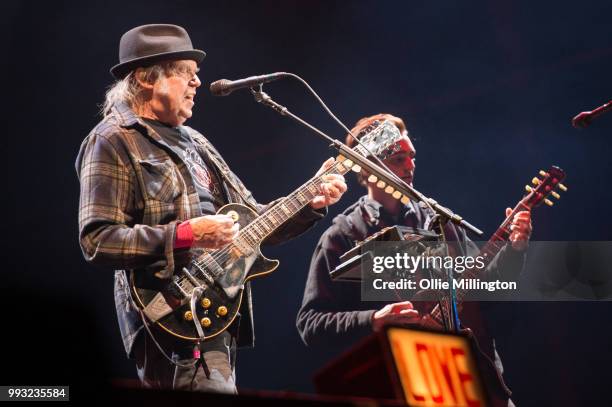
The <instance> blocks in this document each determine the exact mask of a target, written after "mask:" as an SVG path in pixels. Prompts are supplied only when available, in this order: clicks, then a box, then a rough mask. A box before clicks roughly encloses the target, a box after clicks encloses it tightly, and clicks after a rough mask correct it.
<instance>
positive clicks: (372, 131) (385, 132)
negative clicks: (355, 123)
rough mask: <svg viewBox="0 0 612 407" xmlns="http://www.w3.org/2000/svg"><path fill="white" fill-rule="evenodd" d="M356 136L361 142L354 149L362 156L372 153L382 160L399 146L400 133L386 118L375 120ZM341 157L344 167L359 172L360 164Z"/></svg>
mask: <svg viewBox="0 0 612 407" xmlns="http://www.w3.org/2000/svg"><path fill="white" fill-rule="evenodd" d="M357 137H358V138H359V141H360V142H361V144H358V145H357V146H355V148H354V150H355V151H357V152H358V153H359V154H361V155H363V156H368V157H369V156H371V154H370V153H372V154H374V155H375V156H376V157H378V158H379V159H381V160H384V159H385V158H387V157H389V156H390V155H391V154H393V153H394V152H396V151H398V150H399V149H400V148H401V147H400V145H399V143H398V141H400V140H401V139H402V133H401V132H400V131H399V129H398V128H397V127H396V126H395V125H394V124H393V123H391V122H390V121H388V120H384V121H382V122H380V121H378V120H375V121H374V122H372V124H370V125H369V126H368V127H366V128H365V129H363V130H362V131H361V132H359V135H357ZM364 147H365V148H364ZM366 149H367V150H366ZM341 159H342V160H343V161H342V165H343V166H344V167H345V168H347V169H350V170H353V171H355V172H357V173H359V172H361V166H360V165H358V164H355V163H354V162H353V161H351V160H345V159H344V157H341Z"/></svg>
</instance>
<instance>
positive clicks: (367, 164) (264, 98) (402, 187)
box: [251, 84, 483, 332]
mask: <svg viewBox="0 0 612 407" xmlns="http://www.w3.org/2000/svg"><path fill="white" fill-rule="evenodd" d="M251 93H252V94H253V97H254V98H255V101H256V102H258V103H261V104H263V105H265V106H268V107H270V108H272V109H273V110H274V111H276V112H277V113H279V114H280V115H281V116H287V117H289V118H291V119H293V120H294V121H296V122H298V123H300V124H301V125H303V126H304V127H306V128H308V129H310V130H312V131H313V132H314V133H315V134H317V135H318V136H319V137H321V138H323V139H324V140H326V141H327V142H329V143H330V147H334V148H336V149H337V150H338V151H339V152H340V154H342V155H343V156H344V157H346V158H348V159H350V160H352V161H353V162H354V163H356V164H358V165H360V166H361V168H363V169H365V170H366V171H367V172H370V173H376V174H378V175H379V176H381V177H384V178H385V180H386V181H388V183H389V184H392V185H393V186H394V187H395V188H396V189H397V190H398V191H400V192H402V193H403V194H404V195H406V196H408V197H410V198H411V199H413V200H415V201H416V202H424V203H425V204H426V205H427V206H429V207H430V208H431V209H432V210H433V211H434V212H435V213H436V214H437V215H438V216H439V217H440V218H441V219H440V222H441V223H440V224H441V227H443V224H444V223H445V221H446V220H450V221H452V222H453V223H455V224H456V225H459V226H462V227H464V228H465V229H467V230H470V231H471V232H473V233H475V234H477V235H478V236H481V235H482V234H483V232H482V230H480V229H478V228H477V227H475V226H473V225H472V224H470V223H469V222H467V221H466V220H464V219H463V218H462V217H461V216H459V215H457V214H455V213H453V212H452V211H451V210H450V209H448V208H445V207H443V206H441V205H440V204H438V202H437V201H435V200H434V199H431V198H427V197H426V196H425V195H423V194H422V193H420V192H419V191H417V190H416V189H414V188H413V187H412V186H410V185H408V184H407V183H406V182H404V181H403V180H401V179H397V177H394V176H393V175H392V174H389V172H388V171H387V170H385V169H383V168H381V167H380V166H379V165H377V164H375V163H374V162H372V161H370V160H368V159H367V157H363V156H362V155H361V154H359V153H357V152H355V151H354V150H352V149H350V148H349V147H348V146H347V145H346V144H344V143H342V142H341V141H338V140H336V139H333V138H331V137H330V136H328V135H327V134H325V133H324V132H322V131H321V130H319V129H318V128H316V127H314V126H313V125H311V124H310V123H308V122H306V121H305V120H303V119H302V118H300V117H299V116H297V115H295V114H293V113H292V112H290V111H289V109H287V107H285V106H283V105H281V104H279V103H277V102H276V101H274V100H273V99H272V98H271V97H270V96H269V95H268V94H267V93H265V92H264V91H263V84H259V85H258V87H257V88H254V87H253V88H251ZM447 272H448V276H449V280H452V277H451V271H450V270H447ZM449 283H450V284H449V285H450V287H449V294H450V299H449V301H450V312H451V315H450V316H449V318H448V319H449V321H448V322H449V327H448V328H449V330H451V331H455V332H458V331H459V318H458V313H457V306H456V298H455V291H454V287H453V285H452V281H449Z"/></svg>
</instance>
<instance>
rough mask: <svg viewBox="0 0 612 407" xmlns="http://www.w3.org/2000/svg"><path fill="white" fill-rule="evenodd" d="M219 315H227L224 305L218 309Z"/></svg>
mask: <svg viewBox="0 0 612 407" xmlns="http://www.w3.org/2000/svg"><path fill="white" fill-rule="evenodd" d="M217 315H219V316H220V317H224V316H226V315H227V307H226V306H224V305H222V306H220V307H219V308H217Z"/></svg>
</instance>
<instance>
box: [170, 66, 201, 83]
mask: <svg viewBox="0 0 612 407" xmlns="http://www.w3.org/2000/svg"><path fill="white" fill-rule="evenodd" d="M171 72H172V73H173V74H174V75H176V76H180V77H181V78H183V79H185V80H186V81H187V82H192V81H195V80H196V77H197V75H198V72H200V68H196V69H195V70H194V69H191V68H190V67H188V66H185V65H179V66H175V67H174V68H173V69H172V71H171Z"/></svg>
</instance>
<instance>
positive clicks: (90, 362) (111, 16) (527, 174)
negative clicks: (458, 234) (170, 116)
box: [2, 0, 612, 406]
mask: <svg viewBox="0 0 612 407" xmlns="http://www.w3.org/2000/svg"><path fill="white" fill-rule="evenodd" d="M2 14H3V20H4V22H3V24H2V30H3V36H2V38H3V44H4V47H3V56H2V59H3V62H2V65H3V70H4V72H5V74H4V75H3V80H4V83H3V87H2V88H3V89H4V94H3V105H4V106H5V107H4V109H3V110H4V115H3V116H4V117H3V122H4V123H6V125H5V126H3V127H4V128H5V131H4V135H3V140H2V144H3V146H2V151H3V156H4V158H3V160H2V162H3V167H4V175H3V177H2V179H3V189H4V194H3V195H4V197H5V205H6V206H4V208H5V211H4V216H3V230H4V233H3V236H4V239H3V240H4V244H3V247H4V250H3V263H4V267H3V268H4V273H3V274H4V278H3V287H4V288H5V289H4V290H3V291H4V292H3V293H2V309H3V310H4V313H3V314H4V318H3V320H4V321H5V326H4V327H3V329H2V330H3V333H4V334H3V340H2V343H3V346H2V355H3V356H2V358H3V368H2V371H3V372H2V373H3V379H2V384H49V383H54V384H64V383H69V384H72V385H73V391H74V392H75V393H78V392H79V391H82V392H84V391H85V390H86V389H93V388H95V387H96V386H99V385H101V384H102V383H105V382H107V381H108V380H109V379H113V378H127V379H130V378H131V379H133V378H135V370H134V366H133V363H132V362H131V361H129V360H127V359H126V358H125V355H124V351H123V347H122V344H121V340H120V336H119V330H118V326H117V322H116V318H115V310H114V303H113V296H112V285H113V278H112V274H113V273H112V272H111V271H104V270H97V269H94V268H93V267H91V266H89V265H87V264H85V262H84V261H83V259H82V256H81V253H80V249H79V247H78V239H77V207H78V180H77V178H76V173H75V170H74V160H75V158H76V154H77V151H78V148H79V145H80V143H81V141H82V139H83V138H84V137H85V136H86V135H87V133H88V132H89V131H90V129H91V128H92V127H93V126H94V125H95V124H96V123H97V121H98V120H99V117H98V109H99V103H101V102H102V100H103V96H104V91H105V87H106V86H107V85H109V84H110V83H111V76H110V75H109V73H108V69H109V68H110V67H111V66H112V65H114V64H115V63H116V62H117V48H118V42H119V38H120V36H121V34H122V33H124V32H125V31H127V30H128V29H130V28H132V27H134V26H137V25H140V24H146V23H155V22H163V23H175V24H179V25H182V26H184V27H186V28H187V30H188V31H189V33H190V35H191V38H192V40H193V43H194V44H195V46H196V47H198V48H201V49H204V50H205V51H206V52H207V54H208V56H207V57H206V59H205V60H204V62H203V64H202V66H201V74H200V78H201V80H202V82H203V86H202V87H201V88H200V90H199V93H198V96H197V98H196V105H195V108H194V117H193V118H192V119H191V120H190V121H189V122H188V124H189V125H190V126H192V127H194V128H196V129H198V130H200V131H202V132H203V133H204V134H206V135H207V136H208V137H209V138H210V139H211V140H212V142H213V143H214V144H215V146H216V147H217V148H218V149H219V150H220V151H221V153H222V154H223V155H224V157H225V158H226V160H227V161H228V163H229V164H230V166H231V167H232V169H233V170H234V171H235V172H236V173H237V174H239V176H241V177H242V179H243V180H244V182H245V183H246V184H247V185H248V186H249V188H250V189H252V190H253V191H254V193H255V196H256V197H257V198H258V199H259V200H260V201H261V202H265V201H268V200H271V199H273V198H275V197H278V196H279V195H282V194H286V193H288V192H290V191H292V190H293V189H294V188H295V187H296V186H298V185H300V184H301V183H302V182H303V181H304V180H305V179H306V178H308V177H310V176H311V175H312V174H313V173H314V172H315V170H316V169H317V168H318V167H319V166H320V163H321V162H322V161H323V160H324V159H325V158H327V157H329V156H330V155H332V154H333V153H332V152H330V151H329V150H328V148H327V146H326V144H325V143H324V142H322V141H320V140H319V139H317V138H315V137H314V136H313V135H311V134H309V133H308V131H306V130H305V129H302V128H300V127H298V126H297V125H296V124H294V123H293V122H291V121H289V120H287V119H285V118H282V117H281V116H279V115H277V114H276V113H275V112H273V111H271V110H269V109H267V108H265V107H263V106H259V105H257V104H256V103H255V102H254V101H253V100H252V98H251V96H250V95H249V94H248V92H246V91H241V92H236V93H235V94H232V95H231V96H229V97H226V98H215V97H212V96H211V95H210V94H209V92H208V91H207V88H208V85H209V84H210V82H211V81H213V80H216V79H219V78H230V79H235V78H241V77H246V76H250V75H254V74H263V73H269V72H275V71H288V72H294V73H297V74H299V75H301V76H302V77H303V78H305V79H306V80H307V81H308V82H309V83H310V84H311V85H312V86H313V87H314V88H315V89H316V90H317V91H318V92H319V93H320V95H321V96H322V97H323V98H324V99H325V101H326V102H327V103H328V104H329V106H330V107H331V108H332V109H333V110H334V111H335V112H336V113H337V114H338V116H339V117H340V118H341V119H342V120H344V121H345V123H347V124H348V125H349V126H350V125H352V124H353V123H354V122H355V121H356V120H357V119H358V118H360V117H361V116H363V115H368V114H373V113H379V112H390V113H393V114H396V115H399V116H401V117H403V118H404V119H405V121H406V123H407V126H408V128H409V130H410V132H411V134H412V135H413V139H414V142H415V146H416V149H417V151H418V154H417V156H418V159H417V171H416V179H415V186H416V187H417V188H418V189H420V190H421V191H423V192H424V193H426V194H428V195H429V196H432V197H435V198H436V199H437V200H439V201H440V202H442V203H443V204H445V205H447V206H449V207H450V208H452V209H454V210H455V211H457V212H458V213H460V214H462V215H463V216H464V217H466V218H467V219H468V220H469V221H471V222H472V223H473V224H475V225H477V226H479V227H481V228H482V229H483V230H484V231H485V233H486V235H488V234H490V233H492V232H493V231H494V230H495V228H496V227H497V225H498V224H499V223H500V222H501V221H502V219H503V214H504V209H505V208H506V207H507V206H512V205H514V203H515V202H516V201H517V200H518V199H519V198H520V196H521V194H522V190H523V186H524V184H525V183H527V182H528V181H529V180H530V179H531V177H533V176H534V175H535V174H536V173H537V171H538V170H539V169H545V167H547V166H549V165H551V164H557V165H559V166H561V167H562V168H564V169H565V170H566V171H567V173H568V179H567V185H568V186H569V188H570V190H569V192H568V193H567V194H564V196H563V197H562V199H561V201H560V202H559V203H558V204H557V205H555V207H553V208H551V209H543V210H538V211H537V212H535V213H534V233H533V239H537V240H612V239H611V232H610V230H611V227H612V222H611V221H610V219H609V218H610V217H609V212H608V211H609V207H610V205H609V201H610V198H611V195H612V193H611V188H610V187H609V184H610V183H609V177H610V176H611V175H612V169H611V167H610V160H609V154H610V138H609V137H610V136H611V135H612V114H609V115H608V116H605V117H602V118H601V119H599V120H597V121H595V122H594V123H593V124H592V126H591V127H590V128H588V129H586V130H576V129H573V128H572V127H571V126H570V119H571V117H572V116H574V115H575V114H576V113H578V112H580V111H582V110H587V109H588V108H593V107H595V106H598V105H600V104H602V103H604V102H606V101H607V100H609V99H610V98H611V97H612V85H611V81H610V72H612V45H611V42H610V38H612V35H611V34H612V29H611V25H610V16H611V15H612V4H611V3H610V2H609V1H605V0H602V1H581V2H578V1H575V2H569V1H539V2H533V1H510V0H503V1H489V2H487V1H473V2H468V3H465V2H461V3H457V2H450V1H446V2H424V1H411V2H406V1H361V2H356V1H342V2H340V1H301V2H300V1H283V2H280V1H250V2H247V1H231V2H208V1H201V2H196V1H193V2H190V1H175V2H163V1H146V2H144V1H143V2H127V1H123V2H118V1H104V2H76V1H53V2H40V3H37V2H31V1H12V2H5V3H4V4H3V13H2ZM265 88H266V90H267V91H268V92H269V93H270V94H271V95H272V96H273V97H274V98H275V99H276V100H278V101H279V102H281V103H283V104H286V105H287V106H288V107H289V108H290V109H291V110H292V111H294V112H296V113H298V114H301V115H303V117H304V118H306V119H307V120H309V121H311V122H312V123H314V124H315V125H317V126H319V127H320V128H321V129H323V130H324V131H326V132H329V134H331V135H332V136H334V137H336V138H340V139H342V138H343V137H344V133H343V131H342V130H341V129H340V128H339V127H337V126H336V125H335V124H334V123H333V122H332V121H331V120H330V119H329V118H328V117H326V115H325V114H324V113H323V112H322V110H321V109H320V108H319V106H318V105H317V104H316V102H315V101H314V100H313V98H311V97H310V96H309V95H308V94H307V93H306V91H305V90H304V88H303V87H301V85H299V84H298V83H297V82H292V81H281V82H277V83H273V84H269V85H266V87H265ZM350 186H351V190H350V191H349V192H348V193H347V194H346V195H345V197H344V198H343V200H342V201H341V202H340V203H339V204H338V205H336V206H334V207H333V208H331V210H330V214H329V216H328V217H327V218H326V219H325V220H324V221H322V222H320V224H319V225H317V227H316V228H315V229H314V230H312V231H310V232H309V233H308V234H307V235H305V236H302V237H301V238H299V239H296V240H294V241H292V242H289V243H287V244H285V245H283V246H280V247H275V248H272V249H269V250H266V254H267V255H268V256H270V257H277V258H279V259H280V260H281V267H280V269H279V270H278V271H276V272H275V273H274V274H273V275H271V276H270V277H269V278H266V279H262V280H260V281H256V282H255V283H254V284H253V285H254V290H255V299H254V302H255V321H256V334H257V346H256V347H255V348H254V349H247V350H241V351H240V352H239V356H238V384H239V386H240V387H241V388H246V389H267V390H289V391H299V392H310V391H313V388H312V385H311V383H310V376H311V375H312V373H313V372H314V371H315V370H316V369H317V368H318V367H320V366H322V365H323V363H324V362H325V361H326V360H327V358H328V357H329V355H326V354H324V352H320V351H317V350H309V349H308V348H306V347H305V346H304V345H303V344H302V342H301V340H300V337H299V335H298V333H297V331H296V329H295V316H296V312H297V310H298V308H299V306H300V303H301V299H302V292H303V287H304V282H305V277H306V273H307V270H308V265H309V261H310V256H311V253H312V250H313V248H314V246H315V244H316V242H317V240H318V237H319V236H320V234H321V233H322V232H323V231H324V230H325V228H326V227H327V226H328V225H329V224H330V222H331V220H332V219H333V217H334V216H335V215H336V214H337V213H339V211H341V210H343V209H344V208H345V207H347V206H348V205H349V204H350V203H352V202H353V201H354V200H355V199H356V198H357V197H359V196H360V195H361V194H362V193H363V191H362V190H361V189H360V188H359V186H358V185H357V184H356V182H355V181H354V180H353V179H351V183H350ZM610 311H612V304H610V303H563V304H554V303H534V304H506V305H503V306H502V307H500V309H499V311H498V315H499V318H498V326H497V327H496V329H497V330H498V332H499V333H498V337H497V343H498V347H499V350H500V353H501V355H502V358H503V361H504V364H505V368H506V371H507V373H506V378H507V381H508V383H509V385H510V387H511V388H512V389H513V390H514V396H513V398H514V399H515V402H516V403H517V404H518V405H521V406H524V405H555V404H556V405H581V404H582V405H586V404H587V403H588V402H594V401H595V400H600V401H601V399H602V398H603V397H605V396H606V395H607V393H606V391H607V389H606V388H604V387H601V386H600V384H601V383H602V382H603V380H604V379H603V378H604V377H609V374H608V370H607V369H608V367H609V366H610V363H611V362H612V357H611V353H612V352H610V349H609V343H610V341H611V340H612V328H610V324H609V323H608V320H609V314H610Z"/></svg>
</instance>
